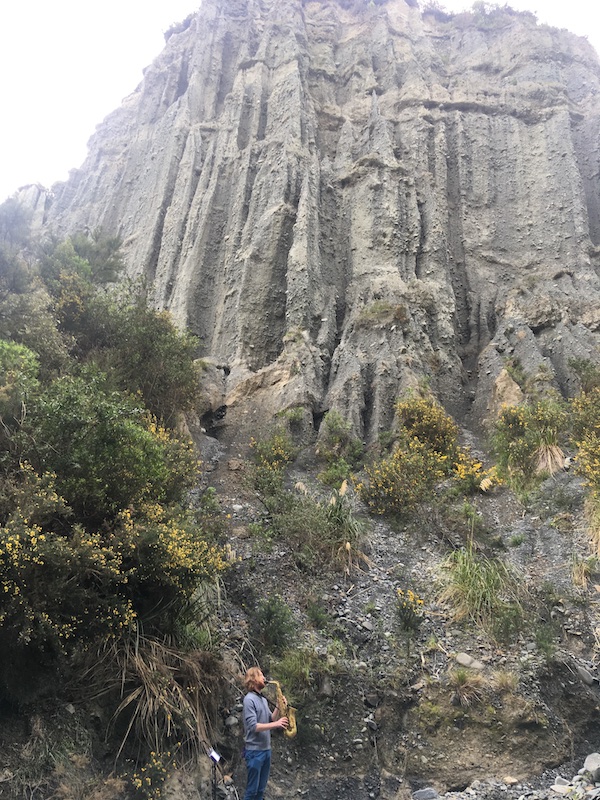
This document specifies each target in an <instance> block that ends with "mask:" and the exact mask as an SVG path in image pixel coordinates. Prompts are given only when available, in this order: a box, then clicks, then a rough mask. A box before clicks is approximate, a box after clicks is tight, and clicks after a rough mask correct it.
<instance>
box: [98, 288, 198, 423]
mask: <svg viewBox="0 0 600 800" xmlns="http://www.w3.org/2000/svg"><path fill="white" fill-rule="evenodd" d="M99 312H100V313H101V312H102V306H100V308H99ZM112 314H113V323H112V331H111V332H110V340H109V343H110V349H109V351H108V352H107V353H106V354H105V358H106V363H107V366H108V368H110V370H111V373H112V374H113V376H114V377H116V379H117V380H118V385H119V386H120V387H121V388H122V389H127V390H128V391H130V392H132V393H138V392H139V394H140V395H141V397H142V399H143V401H144V404H145V406H146V408H148V409H149V410H150V412H151V413H152V414H153V415H154V416H155V417H156V418H157V419H159V420H161V421H162V422H163V423H165V424H169V425H170V424H172V423H173V422H174V421H175V417H176V415H177V413H178V412H181V411H184V412H185V411H189V410H191V409H192V408H193V407H194V404H195V402H196V400H197V393H198V372H197V369H196V366H195V364H194V356H195V353H196V348H197V340H196V339H195V337H193V336H191V335H190V334H189V333H185V332H180V331H178V330H177V328H176V327H175V326H174V324H173V322H172V320H171V318H170V316H169V314H167V313H166V312H157V311H154V310H152V309H149V308H148V307H147V306H146V304H145V302H144V301H143V299H142V298H140V299H138V300H137V301H136V302H135V303H133V304H121V305H117V307H116V308H114V309H113V310H112Z"/></svg>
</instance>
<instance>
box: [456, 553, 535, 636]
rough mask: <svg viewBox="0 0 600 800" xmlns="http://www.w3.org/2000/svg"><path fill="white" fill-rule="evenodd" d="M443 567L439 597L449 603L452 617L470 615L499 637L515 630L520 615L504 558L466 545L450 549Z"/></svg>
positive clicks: (460, 617)
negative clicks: (444, 570) (443, 582)
mask: <svg viewBox="0 0 600 800" xmlns="http://www.w3.org/2000/svg"><path fill="white" fill-rule="evenodd" d="M444 567H445V569H446V571H447V578H446V586H445V588H444V590H443V592H442V596H441V599H442V600H443V601H447V602H449V603H450V604H451V606H452V609H453V616H454V619H456V620H462V619H470V620H471V621H472V622H474V623H476V624H478V625H482V626H484V627H486V628H487V629H488V630H490V631H491V632H495V633H496V634H498V635H499V636H500V637H501V638H506V637H507V636H508V635H510V634H511V633H513V632H514V631H516V630H518V628H519V626H520V624H521V622H522V616H523V611H522V607H521V603H520V600H519V597H518V591H517V588H518V584H517V581H516V578H515V576H514V575H513V573H512V572H511V570H510V569H509V568H508V567H507V565H506V564H505V563H504V562H502V561H499V560H497V559H490V558H487V557H486V556H484V555H481V554H478V553H476V551H475V549H474V548H473V547H472V546H469V547H466V548H461V549H460V550H455V551H454V552H452V553H451V554H450V555H449V556H448V558H447V559H446V561H445V564H444ZM499 620H500V627H497V628H496V631H494V625H496V626H498V624H499V623H498V621H499Z"/></svg>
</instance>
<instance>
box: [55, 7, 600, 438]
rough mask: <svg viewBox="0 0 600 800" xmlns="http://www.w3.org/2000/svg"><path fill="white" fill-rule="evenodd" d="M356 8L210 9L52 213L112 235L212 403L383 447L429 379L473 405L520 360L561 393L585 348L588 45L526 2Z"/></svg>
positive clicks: (457, 401)
mask: <svg viewBox="0 0 600 800" xmlns="http://www.w3.org/2000/svg"><path fill="white" fill-rule="evenodd" d="M346 5H347V4H346ZM354 6H355V7H354V8H352V9H350V8H344V7H343V6H342V5H341V4H340V3H339V2H336V0H319V1H318V2H302V1H301V0H228V2H227V3H223V2H222V0H203V3H202V7H201V9H200V10H199V11H198V12H197V14H196V15H194V16H193V17H191V18H190V19H189V20H187V21H186V23H185V24H184V25H182V26H181V28H182V30H180V32H178V33H175V34H173V35H172V36H170V38H169V39H168V41H167V45H166V47H165V49H164V51H163V53H162V54H161V56H160V57H159V58H158V59H157V60H156V61H155V62H154V63H153V64H152V65H151V66H150V67H149V68H148V69H147V71H146V73H145V77H144V80H143V82H142V84H141V85H140V86H139V87H138V89H137V90H136V92H135V93H134V94H132V95H131V96H130V97H128V98H127V99H126V100H125V101H124V103H123V105H122V107H121V108H120V109H118V110H117V111H115V112H114V113H113V114H112V115H110V116H109V117H108V118H107V119H106V120H105V121H104V122H103V124H102V125H101V126H99V128H98V129H97V132H96V133H95V135H94V136H93V138H92V140H91V142H90V150H89V156H88V159H87V160H86V162H85V163H84V165H83V166H82V168H81V169H80V170H78V171H74V172H73V173H72V174H71V177H70V179H69V181H68V182H66V183H65V184H60V185H58V186H55V187H54V199H53V202H52V204H51V206H50V207H49V208H48V209H47V211H46V225H48V226H49V227H51V228H53V229H55V230H58V231H60V232H66V231H68V230H73V229H81V228H83V227H84V226H89V227H92V228H93V227H96V226H99V225H100V226H103V227H104V228H105V229H107V230H109V231H110V232H118V233H120V234H121V235H122V237H123V238H124V241H125V250H126V257H127V263H128V269H129V273H130V275H131V276H134V277H137V276H143V277H144V278H145V279H146V280H147V282H148V287H149V290H148V292H149V301H150V302H151V303H153V304H154V305H155V306H156V307H158V308H161V309H168V310H170V311H171V312H172V313H173V315H174V317H175V318H176V320H177V321H178V323H180V324H181V325H187V326H189V327H190V328H191V329H192V331H193V332H194V333H196V334H197V335H198V336H199V339H200V342H201V349H202V355H203V356H206V357H210V358H212V359H213V360H214V364H216V365H218V366H219V367H222V368H223V370H224V372H223V386H224V389H223V399H222V400H223V402H224V403H226V404H232V403H236V402H241V401H243V399H244V398H246V397H248V396H253V397H254V398H255V400H256V399H259V400H261V402H263V403H264V408H265V411H269V410H271V411H276V410H278V409H280V408H284V407H287V406H290V405H297V404H302V405H305V406H306V407H307V408H308V409H310V410H311V411H312V412H313V413H315V414H319V413H320V412H322V411H323V410H326V409H328V408H337V409H338V410H340V411H341V412H342V413H343V414H344V415H345V416H347V417H348V418H350V419H352V420H353V421H354V424H355V426H356V428H357V430H358V431H360V432H361V433H362V435H363V436H364V437H365V438H367V439H372V438H374V437H375V436H376V435H377V433H378V431H379V430H380V429H381V428H384V427H388V426H389V424H390V422H391V418H392V414H393V401H394V400H395V399H396V398H397V397H398V395H399V394H400V393H401V392H402V391H404V390H405V389H406V388H407V387H409V386H411V385H414V384H415V383H416V382H417V381H419V380H421V379H422V378H423V377H426V378H428V379H429V381H430V384H431V386H432V388H433V389H434V391H435V392H436V393H437V394H438V396H439V397H440V399H441V400H442V402H444V404H445V405H446V407H447V408H448V409H449V410H450V411H451V412H453V413H455V414H457V415H465V414H467V413H468V412H469V411H472V412H474V419H482V418H483V417H485V416H486V415H487V414H488V413H490V409H491V408H492V406H493V404H494V403H496V404H497V403H498V402H500V401H501V399H502V398H501V397H500V398H499V397H498V393H499V392H501V386H502V385H504V384H505V383H506V379H507V375H506V373H505V372H504V373H503V368H504V367H505V365H506V361H507V359H508V358H511V357H512V358H518V359H519V360H520V361H521V362H522V364H523V366H524V367H525V369H526V370H527V371H528V372H529V374H536V373H537V374H539V376H540V379H543V380H544V381H547V382H550V383H554V384H555V385H556V386H560V387H561V389H562V390H563V391H566V392H568V391H569V389H570V388H572V385H573V386H574V383H573V381H574V378H573V374H572V372H571V370H570V368H569V365H568V361H569V359H570V358H572V357H583V358H590V359H592V360H595V361H598V360H599V359H600V354H599V349H598V342H599V335H600V334H599V329H600V281H599V275H598V266H599V264H600V64H599V62H598V58H597V56H596V54H595V52H594V51H593V49H592V48H591V47H590V46H589V45H588V44H587V42H586V41H585V40H582V39H580V38H577V37H575V36H573V35H571V34H568V33H567V32H565V31H557V30H555V29H551V28H547V27H544V26H538V25H537V24H536V22H535V19H534V18H533V17H532V16H531V15H529V14H517V13H516V12H514V13H511V12H506V11H502V12H493V13H491V14H479V15H472V14H462V15H458V16H455V17H453V18H451V19H446V18H445V17H444V15H439V14H438V15H437V16H436V15H432V14H426V15H421V13H420V12H419V10H418V9H417V8H415V7H412V4H408V3H406V2H404V0H389V2H384V3H383V4H382V5H373V4H370V5H368V6H367V5H364V4H362V2H359V1H358V0H357V2H356V3H354ZM498 376H501V381H500V383H498V382H497V379H498ZM509 381H510V379H509ZM503 382H504V384H503ZM509 388H510V387H509Z"/></svg>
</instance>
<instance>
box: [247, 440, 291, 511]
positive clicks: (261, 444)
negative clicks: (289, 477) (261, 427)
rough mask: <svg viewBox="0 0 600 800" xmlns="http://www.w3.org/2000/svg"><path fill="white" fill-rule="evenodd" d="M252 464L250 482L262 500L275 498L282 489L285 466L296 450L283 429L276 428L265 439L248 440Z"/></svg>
mask: <svg viewBox="0 0 600 800" xmlns="http://www.w3.org/2000/svg"><path fill="white" fill-rule="evenodd" d="M250 447H251V448H252V450H253V458H254V464H253V465H252V468H251V470H250V481H251V483H252V486H253V487H254V489H255V490H256V491H257V493H258V495H259V497H261V498H262V499H263V500H264V499H267V498H276V497H277V495H278V494H280V493H281V490H282V489H283V482H284V478H285V468H286V466H287V465H288V464H289V463H290V462H291V461H293V460H294V458H295V457H296V454H297V448H296V447H295V445H294V442H293V441H292V437H291V436H290V434H289V433H288V432H287V431H286V430H285V429H284V428H281V427H279V428H276V429H275V430H274V431H273V432H272V433H271V435H270V436H268V437H267V438H266V439H260V440H258V439H254V438H252V439H251V440H250Z"/></svg>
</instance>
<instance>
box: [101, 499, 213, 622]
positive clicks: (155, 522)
mask: <svg viewBox="0 0 600 800" xmlns="http://www.w3.org/2000/svg"><path fill="white" fill-rule="evenodd" d="M113 542H114V545H113V546H114V548H115V550H117V551H118V552H119V553H120V555H121V558H122V562H123V567H124V569H126V571H127V583H128V592H129V593H130V596H131V598H132V602H133V603H134V607H135V609H136V612H137V613H138V614H139V615H140V616H141V617H142V618H143V617H145V616H146V615H147V614H150V613H152V614H153V615H154V616H155V617H157V620H160V614H161V613H162V612H165V613H168V615H169V616H170V617H173V616H176V615H177V614H178V613H181V612H182V611H183V609H184V608H185V607H186V606H187V605H188V604H189V602H190V600H191V598H192V597H193V595H194V593H195V591H196V590H197V588H198V587H199V586H200V585H201V584H203V583H205V582H208V583H210V582H214V581H215V580H216V579H217V577H218V575H219V574H220V573H221V572H222V571H223V570H224V569H225V568H226V566H227V559H226V557H225V553H224V551H223V549H222V548H220V547H218V546H216V545H214V544H210V543H209V542H208V541H206V538H205V536H204V532H203V531H202V530H201V529H200V528H199V527H198V525H197V524H196V521H195V519H194V517H193V514H192V513H191V512H190V511H186V510H184V509H176V508H171V507H163V506H161V505H160V504H156V503H155V504H151V503H146V504H143V505H142V506H141V507H140V508H139V510H138V511H135V512H134V511H132V510H131V509H127V510H125V511H123V512H121V514H120V515H119V516H118V518H117V520H116V523H115V529H114V534H113ZM154 624H156V622H155V623H154Z"/></svg>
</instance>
